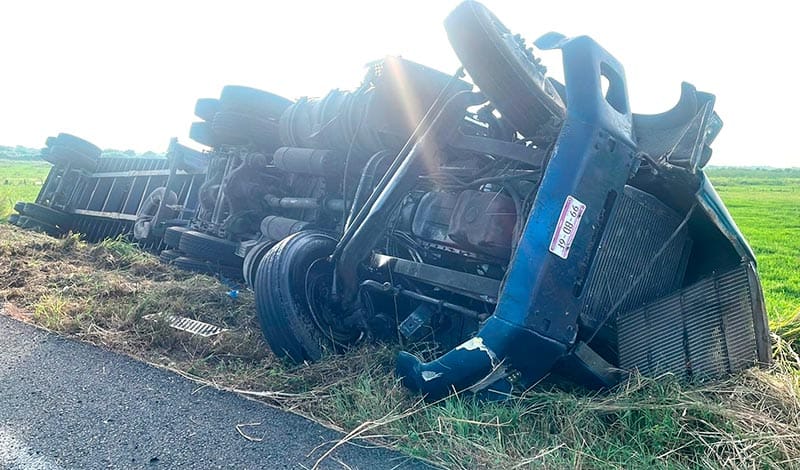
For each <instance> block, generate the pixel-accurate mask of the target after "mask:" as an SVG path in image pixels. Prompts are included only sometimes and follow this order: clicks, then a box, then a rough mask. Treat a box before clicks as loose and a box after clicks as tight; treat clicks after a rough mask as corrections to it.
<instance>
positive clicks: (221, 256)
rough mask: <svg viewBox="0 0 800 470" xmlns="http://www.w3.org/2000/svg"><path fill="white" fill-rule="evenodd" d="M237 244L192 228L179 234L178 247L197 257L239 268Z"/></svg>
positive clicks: (240, 265) (239, 259) (240, 259)
mask: <svg viewBox="0 0 800 470" xmlns="http://www.w3.org/2000/svg"><path fill="white" fill-rule="evenodd" d="M238 247H239V244H238V243H236V242H232V241H230V240H223V239H222V238H217V237H215V236H213V235H208V234H205V233H201V232H195V231H194V230H187V231H186V232H183V235H181V241H180V243H179V244H178V249H179V250H181V251H182V252H184V253H186V254H187V255H189V256H192V257H194V258H197V259H201V260H206V261H212V262H214V263H219V264H220V265H223V266H236V267H237V268H239V269H241V267H242V258H240V257H239V256H236V249H237V248H238Z"/></svg>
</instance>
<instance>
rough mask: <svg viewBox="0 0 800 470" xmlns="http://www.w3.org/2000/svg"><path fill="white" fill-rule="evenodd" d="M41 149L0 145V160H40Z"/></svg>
mask: <svg viewBox="0 0 800 470" xmlns="http://www.w3.org/2000/svg"><path fill="white" fill-rule="evenodd" d="M41 151H42V150H41V149H37V148H31V147H24V146H22V145H16V146H14V147H9V146H5V145H0V160H17V161H38V160H41V157H39V154H40V153H41ZM102 156H103V157H118V158H155V157H163V156H164V154H162V153H156V152H150V151H147V152H144V153H136V152H135V151H134V150H115V149H106V150H103V155H102Z"/></svg>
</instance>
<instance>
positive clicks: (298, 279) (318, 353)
mask: <svg viewBox="0 0 800 470" xmlns="http://www.w3.org/2000/svg"><path fill="white" fill-rule="evenodd" d="M335 246H336V239H334V238H333V237H331V236H330V235H327V234H325V233H322V232H317V231H313V230H306V231H302V232H298V233H295V234H293V235H290V236H289V237H287V238H284V239H283V240H282V241H280V242H279V243H278V244H277V245H275V246H274V247H272V249H270V250H269V251H268V252H267V253H266V255H265V256H264V258H263V259H262V260H261V263H260V264H259V266H258V273H257V274H256V282H255V288H254V290H255V297H256V310H257V312H258V319H259V323H260V324H261V331H262V333H263V334H264V338H265V339H266V340H267V343H268V344H269V346H270V349H272V352H274V353H275V355H277V356H279V357H288V358H289V359H291V360H292V361H294V362H298V363H300V362H303V361H316V360H318V359H320V358H321V357H322V356H323V355H324V354H325V353H326V352H327V351H334V352H335V351H340V350H342V349H344V348H345V347H347V345H350V344H353V343H354V342H356V341H357V340H358V339H359V338H360V337H361V334H360V332H359V331H358V330H357V329H356V328H353V327H351V326H348V325H344V324H343V322H342V321H341V317H342V313H341V311H339V309H338V307H337V306H336V305H334V304H333V303H332V302H330V293H331V292H330V291H331V285H332V281H333V275H334V273H333V265H332V264H330V263H329V262H328V259H327V258H328V256H329V255H330V254H331V253H332V252H333V249H334V247H335Z"/></svg>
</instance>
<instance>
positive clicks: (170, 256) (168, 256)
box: [158, 250, 183, 264]
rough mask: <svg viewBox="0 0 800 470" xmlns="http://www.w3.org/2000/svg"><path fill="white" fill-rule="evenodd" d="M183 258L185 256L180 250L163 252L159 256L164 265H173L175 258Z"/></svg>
mask: <svg viewBox="0 0 800 470" xmlns="http://www.w3.org/2000/svg"><path fill="white" fill-rule="evenodd" d="M181 256H183V253H181V252H180V251H178V250H163V251H162V252H161V253H159V254H158V260H159V261H161V262H162V263H164V264H172V261H173V260H175V258H180V257H181Z"/></svg>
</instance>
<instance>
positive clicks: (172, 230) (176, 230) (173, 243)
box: [164, 226, 191, 248]
mask: <svg viewBox="0 0 800 470" xmlns="http://www.w3.org/2000/svg"><path fill="white" fill-rule="evenodd" d="M189 230H191V229H190V228H189V227H180V226H178V227H167V229H166V230H165V231H164V244H165V245H167V246H168V247H170V248H178V246H179V245H180V243H181V236H183V233H184V232H188V231H189Z"/></svg>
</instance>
